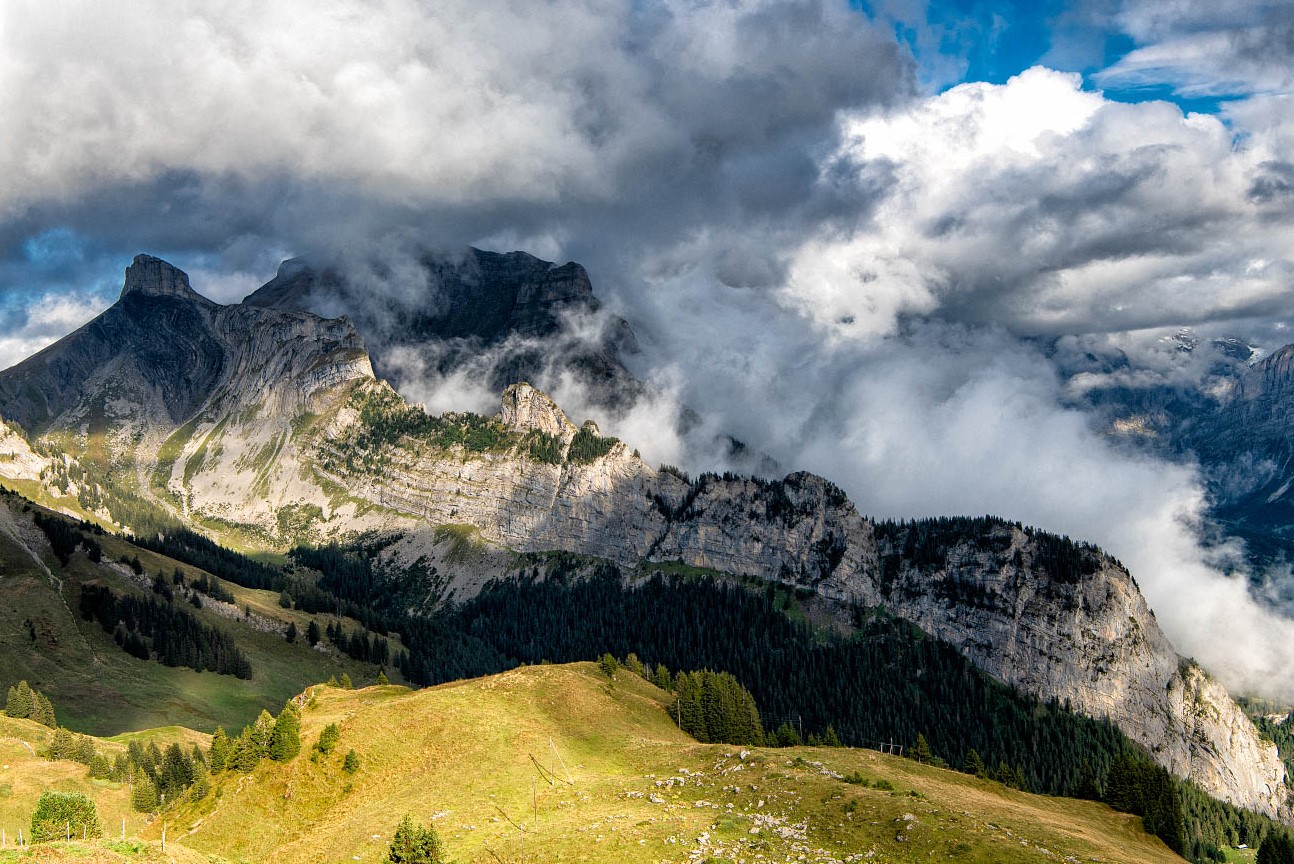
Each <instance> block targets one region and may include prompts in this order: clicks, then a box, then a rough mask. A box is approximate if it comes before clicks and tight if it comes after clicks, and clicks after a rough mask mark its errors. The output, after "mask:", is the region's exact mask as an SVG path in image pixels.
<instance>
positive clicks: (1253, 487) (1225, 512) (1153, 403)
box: [1064, 334, 1294, 608]
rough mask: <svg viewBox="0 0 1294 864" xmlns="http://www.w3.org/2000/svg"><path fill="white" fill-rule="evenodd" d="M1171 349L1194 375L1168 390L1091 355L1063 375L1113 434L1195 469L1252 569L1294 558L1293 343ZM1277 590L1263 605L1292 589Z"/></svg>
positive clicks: (1185, 341)
mask: <svg viewBox="0 0 1294 864" xmlns="http://www.w3.org/2000/svg"><path fill="white" fill-rule="evenodd" d="M1172 342H1173V344H1174V345H1175V346H1176V350H1177V351H1178V352H1179V353H1180V354H1182V355H1185V356H1189V357H1190V358H1191V360H1190V362H1191V363H1192V364H1193V366H1192V368H1196V369H1197V370H1199V371H1198V372H1197V374H1195V375H1194V376H1191V375H1183V376H1179V378H1178V379H1177V380H1175V381H1174V382H1173V383H1166V382H1165V381H1164V380H1163V379H1162V378H1161V377H1160V376H1157V375H1151V374H1146V373H1145V371H1144V370H1137V369H1134V368H1133V367H1132V365H1131V364H1130V363H1129V361H1128V359H1127V358H1126V357H1123V356H1117V355H1116V356H1097V355H1092V354H1089V355H1087V357H1086V358H1083V360H1081V361H1079V362H1078V363H1073V362H1072V361H1071V362H1070V363H1069V365H1068V368H1066V369H1065V370H1064V371H1065V373H1066V374H1067V376H1068V377H1069V380H1070V382H1071V388H1072V389H1075V390H1076V391H1077V392H1078V393H1079V394H1080V396H1079V399H1078V402H1079V404H1081V405H1082V406H1083V407H1084V408H1086V409H1088V410H1090V411H1092V412H1093V413H1094V415H1095V416H1096V418H1097V423H1098V425H1099V426H1101V427H1102V428H1103V429H1105V430H1106V431H1107V432H1108V433H1109V434H1110V435H1112V436H1113V437H1115V438H1118V439H1121V440H1123V441H1126V442H1129V443H1132V444H1134V445H1136V446H1139V447H1145V448H1148V449H1150V450H1152V451H1153V452H1154V453H1155V454H1156V455H1158V456H1160V457H1163V458H1169V459H1175V460H1186V461H1191V462H1195V463H1197V464H1198V465H1199V467H1200V469H1201V475H1202V477H1203V480H1204V482H1205V484H1206V485H1207V489H1208V492H1209V502H1210V514H1211V517H1212V520H1213V522H1214V525H1215V528H1216V529H1217V533H1218V534H1220V535H1221V536H1224V537H1225V536H1233V537H1238V538H1240V539H1242V540H1244V541H1245V542H1246V544H1247V546H1248V551H1249V553H1250V557H1251V559H1252V560H1253V561H1254V563H1255V564H1256V565H1257V569H1258V570H1260V571H1261V570H1262V569H1264V568H1265V567H1266V565H1268V564H1272V563H1281V562H1288V561H1289V560H1291V559H1294V498H1292V497H1291V494H1290V490H1291V488H1294V458H1292V457H1294V433H1291V431H1290V430H1291V428H1292V427H1291V424H1290V421H1291V419H1294V418H1292V416H1291V415H1294V345H1286V346H1284V347H1282V348H1279V349H1277V350H1275V351H1273V352H1271V353H1268V354H1265V355H1259V354H1258V353H1257V352H1256V351H1255V349H1254V348H1253V347H1252V346H1250V345H1248V344H1247V343H1245V342H1243V341H1242V340H1239V339H1220V340H1214V341H1213V342H1211V343H1207V344H1201V343H1200V342H1199V340H1196V339H1195V338H1194V337H1191V336H1190V335H1189V334H1177V335H1176V336H1175V337H1174V338H1173V340H1172ZM1277 588H1278V590H1276V591H1268V592H1264V593H1265V594H1266V595H1268V599H1270V597H1271V596H1273V595H1288V594H1289V592H1290V591H1292V590H1294V587H1292V586H1285V590H1279V588H1280V586H1277ZM1287 600H1288V597H1285V598H1284V599H1283V600H1282V601H1281V602H1282V603H1283V605H1289V604H1288V603H1287V602H1286V601H1287ZM1291 608H1294V607H1291Z"/></svg>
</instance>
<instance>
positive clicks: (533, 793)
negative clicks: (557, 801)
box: [530, 777, 539, 831]
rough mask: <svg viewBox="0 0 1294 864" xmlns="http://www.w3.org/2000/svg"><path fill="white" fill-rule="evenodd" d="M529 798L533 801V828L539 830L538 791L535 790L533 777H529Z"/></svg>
mask: <svg viewBox="0 0 1294 864" xmlns="http://www.w3.org/2000/svg"><path fill="white" fill-rule="evenodd" d="M530 799H531V800H532V801H533V802H534V803H535V830H536V831H538V830H539V793H538V792H537V791H536V790H535V778H534V777H531V778H530Z"/></svg>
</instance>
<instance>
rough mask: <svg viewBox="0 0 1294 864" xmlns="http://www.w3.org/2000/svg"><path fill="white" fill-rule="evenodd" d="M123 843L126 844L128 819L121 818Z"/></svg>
mask: <svg viewBox="0 0 1294 864" xmlns="http://www.w3.org/2000/svg"><path fill="white" fill-rule="evenodd" d="M121 842H123V843H125V842H126V817H125V816H122V817H121Z"/></svg>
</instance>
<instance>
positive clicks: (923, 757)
mask: <svg viewBox="0 0 1294 864" xmlns="http://www.w3.org/2000/svg"><path fill="white" fill-rule="evenodd" d="M908 755H909V756H910V757H911V758H913V759H915V760H917V761H918V762H921V763H926V762H929V761H930V756H931V753H930V744H929V742H927V741H926V736H925V735H923V734H921V733H920V732H918V733H917V743H915V744H913V745H912V751H911V752H910V753H909V754H908Z"/></svg>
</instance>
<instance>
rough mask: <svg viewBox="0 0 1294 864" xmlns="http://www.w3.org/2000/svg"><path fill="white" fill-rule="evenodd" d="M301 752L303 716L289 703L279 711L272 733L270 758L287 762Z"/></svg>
mask: <svg viewBox="0 0 1294 864" xmlns="http://www.w3.org/2000/svg"><path fill="white" fill-rule="evenodd" d="M300 752H301V718H299V717H298V716H297V712H296V710H295V709H294V708H293V707H292V704H291V703H288V704H287V705H285V706H284V707H283V710H282V711H280V712H279V717H278V719H277V720H275V721H274V731H273V732H271V733H270V758H271V759H273V760H274V761H276V762H286V761H288V760H289V759H293V758H295V757H296V755H297V754H298V753H300Z"/></svg>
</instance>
